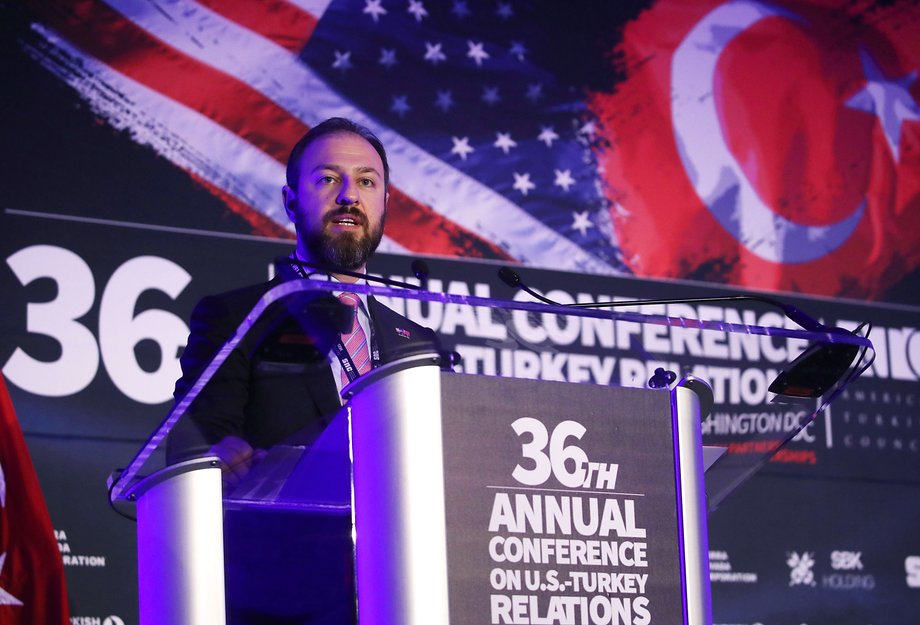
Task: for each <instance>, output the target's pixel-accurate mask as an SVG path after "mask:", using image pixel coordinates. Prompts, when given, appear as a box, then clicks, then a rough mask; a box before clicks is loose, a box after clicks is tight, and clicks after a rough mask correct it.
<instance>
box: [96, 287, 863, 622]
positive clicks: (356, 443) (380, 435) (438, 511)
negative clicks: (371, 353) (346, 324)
mask: <svg viewBox="0 0 920 625" xmlns="http://www.w3.org/2000/svg"><path fill="white" fill-rule="evenodd" d="M306 290H312V291H326V292H329V291H333V290H339V291H340V290H350V291H354V292H359V293H368V294H375V295H384V296H391V297H404V298H409V299H420V300H424V301H440V302H444V303H455V304H460V305H468V306H493V307H495V308H503V309H508V310H519V311H521V310H523V311H531V312H533V311H537V312H541V313H543V314H557V315H575V316H582V317H594V318H610V319H613V320H614V321H626V322H633V323H654V324H658V325H680V326H682V327H693V328H699V329H703V330H705V329H714V330H718V331H722V332H745V333H748V334H765V335H768V336H771V335H775V336H780V337H794V338H800V339H805V340H818V341H823V342H828V343H846V344H851V345H857V346H860V347H863V348H868V349H871V348H872V345H871V343H870V342H869V341H868V339H866V338H864V337H860V336H853V335H849V334H830V333H826V334H821V333H810V332H805V331H797V330H788V329H783V328H773V329H770V328H758V327H756V326H734V325H733V324H728V323H723V322H705V321H697V320H687V319H672V318H668V317H664V316H661V315H641V314H637V313H617V312H612V311H597V310H588V309H577V310H576V309H572V308H566V307H562V306H549V305H545V304H535V303H531V302H517V301H515V302H508V301H499V300H490V299H487V298H478V297H470V296H455V295H449V294H443V293H429V292H425V291H421V292H408V293H406V292H404V291H395V290H393V289H386V288H382V287H371V286H363V285H342V284H335V285H333V284H331V283H329V282H314V281H311V280H299V281H296V282H286V283H282V284H281V285H279V286H276V287H274V288H273V289H271V290H270V291H268V292H267V293H266V294H265V295H264V296H263V297H262V299H260V300H259V302H258V303H257V304H256V306H255V307H254V308H253V310H252V311H251V312H250V314H249V315H248V316H247V317H246V319H245V320H244V321H243V322H242V323H241V324H240V327H239V328H238V330H237V332H236V333H235V335H234V336H233V337H231V338H230V339H229V340H228V341H227V343H226V344H225V345H224V346H223V347H222V348H221V349H220V350H219V351H218V353H217V354H216V355H215V356H214V358H213V360H212V362H211V363H210V364H209V365H208V367H207V368H206V369H205V371H204V372H203V373H202V375H201V376H200V378H199V380H197V381H196V383H195V384H194V385H193V387H192V388H191V390H190V391H189V393H188V395H187V396H186V397H184V398H182V399H181V400H180V401H179V402H178V403H177V405H176V406H175V408H174V409H173V411H172V412H171V413H170V414H169V415H168V416H167V418H166V419H165V420H164V422H163V423H162V424H161V426H160V427H159V428H158V429H157V430H156V432H154V433H153V435H152V436H151V438H150V440H149V441H148V442H147V444H146V445H145V446H144V448H143V449H142V450H141V451H140V452H139V453H138V455H137V456H136V457H135V459H134V460H133V461H132V462H131V464H130V465H129V466H128V468H127V469H126V470H124V471H122V472H121V474H120V475H118V476H117V477H115V478H114V479H113V483H112V485H111V489H110V498H111V500H112V503H113V505H115V506H116V507H119V508H135V509H136V515H137V523H138V530H137V531H138V569H139V584H140V617H141V623H142V624H143V625H152V624H155V623H160V622H170V623H172V624H174V625H193V624H198V623H207V624H208V625H222V624H223V623H225V622H226V618H225V591H224V570H223V561H224V553H223V549H224V544H223V527H222V518H223V514H222V512H223V508H222V495H221V484H220V469H219V466H218V464H217V459H216V458H213V457H205V458H201V459H198V460H192V461H188V462H185V463H181V464H177V465H173V466H167V467H164V468H160V469H158V470H154V471H153V472H149V471H147V470H148V469H149V468H150V465H149V464H148V461H150V460H151V458H152V457H153V456H154V453H155V451H156V450H157V448H158V447H159V446H160V445H161V444H162V443H163V441H164V440H165V437H166V435H167V434H168V432H169V431H170V430H171V428H172V427H173V426H174V425H175V423H176V422H177V421H178V420H179V419H180V418H181V417H182V416H183V414H184V413H185V411H186V410H187V408H188V406H189V405H190V404H191V402H192V401H193V400H194V399H195V397H196V396H197V395H198V394H199V393H200V392H201V390H202V389H203V388H204V387H205V386H206V385H207V383H208V381H209V380H210V379H211V377H212V376H213V375H214V373H215V372H216V371H217V369H218V368H219V367H220V365H221V364H222V363H223V361H224V360H225V359H226V358H227V356H228V355H229V353H230V352H231V351H232V350H233V349H234V348H235V347H236V345H238V344H239V342H240V340H241V339H242V337H243V336H244V335H245V334H246V332H247V331H248V330H249V328H250V327H252V325H253V323H254V322H255V321H256V320H257V319H258V318H259V317H260V315H261V314H262V313H263V312H265V310H266V309H267V308H268V306H270V305H271V304H273V303H274V302H276V301H278V300H280V299H282V298H284V297H287V296H288V295H291V294H294V293H299V292H303V291H306ZM436 360H437V355H434V354H422V355H415V356H412V357H409V358H407V359H404V360H401V361H397V362H395V363H390V364H388V365H384V366H383V367H380V368H378V369H375V370H373V371H372V372H371V373H369V374H367V375H365V376H362V377H361V378H359V379H358V380H356V381H355V382H354V383H352V384H351V385H349V386H348V387H346V389H345V390H344V392H343V395H346V396H350V400H349V401H348V403H347V404H346V406H345V408H344V409H343V410H345V411H347V417H348V424H349V437H350V453H351V458H352V461H353V465H352V471H353V472H352V478H353V493H352V503H353V506H352V514H353V520H354V528H355V530H354V531H355V534H356V536H357V538H356V540H355V545H354V547H355V554H356V577H357V582H356V583H357V594H358V610H359V615H360V622H361V623H362V625H376V624H378V623H379V624H386V625H392V624H393V623H401V624H405V625H416V624H422V623H425V624H426V625H427V624H429V623H442V622H443V623H447V622H449V616H448V615H449V597H448V579H447V551H446V527H445V525H446V524H445V514H444V498H445V493H444V473H443V457H442V448H441V416H442V415H441V413H440V380H441V378H440V376H442V375H461V374H445V373H442V372H441V370H440V368H439V367H438V366H436V365H435V364H434V363H435V362H436ZM866 366H868V365H866ZM863 370H864V369H863ZM859 373H861V371H858V372H856V373H855V375H858V374H859ZM855 375H853V376H851V379H852V378H853V377H855ZM684 382H686V380H684V381H682V382H681V383H678V384H675V385H672V386H671V387H670V390H669V391H668V392H670V394H671V402H670V403H671V411H672V414H671V418H672V432H673V435H674V458H675V467H676V475H675V476H674V477H675V484H676V489H677V494H678V507H679V510H678V518H679V530H680V532H679V533H680V538H679V539H680V556H681V582H682V592H683V608H684V621H685V623H687V625H706V624H707V623H711V620H712V616H711V614H712V612H711V599H710V585H709V561H708V550H707V529H706V528H707V525H706V512H707V503H706V490H705V485H704V479H703V474H704V459H703V447H702V436H701V424H700V412H701V409H700V397H699V396H698V395H697V393H696V392H695V391H694V390H691V389H696V388H699V387H700V384H699V381H698V380H692V381H691V382H693V383H692V384H691V383H687V384H685V383H684ZM841 390H842V386H841V387H839V388H836V389H834V390H833V392H832V393H828V397H827V398H826V399H823V402H824V403H823V404H821V406H820V407H819V408H818V409H817V410H816V411H815V413H813V415H812V418H813V417H814V415H815V414H817V413H818V412H819V411H820V410H821V409H823V407H824V406H826V405H827V404H828V403H829V402H830V401H831V400H832V399H833V398H834V397H836V395H837V394H839V392H840V391H841ZM649 392H663V391H649ZM709 400H710V401H711V398H709ZM705 403H706V402H705V401H704V404H705ZM709 407H710V406H706V408H705V409H706V410H708V408H709ZM340 416H341V415H340ZM802 427H804V426H802ZM790 439H791V437H790ZM786 442H788V440H787V441H786ZM763 461H764V462H765V459H764V460H763ZM758 466H759V465H757V466H753V467H750V468H748V469H746V471H747V473H745V476H746V475H749V474H751V473H753V472H754V471H756V470H757V468H758ZM145 473H147V475H146V476H145ZM743 477H744V476H742V477H741V478H738V479H737V480H736V481H735V482H733V483H732V484H733V485H735V484H737V483H738V482H740V480H741V479H743ZM371 537H372V538H371Z"/></svg>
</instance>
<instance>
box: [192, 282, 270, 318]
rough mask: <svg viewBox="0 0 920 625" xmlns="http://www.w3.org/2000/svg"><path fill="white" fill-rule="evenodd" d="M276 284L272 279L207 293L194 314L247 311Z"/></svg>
mask: <svg viewBox="0 0 920 625" xmlns="http://www.w3.org/2000/svg"><path fill="white" fill-rule="evenodd" d="M275 284H277V282H276V281H274V280H272V281H269V282H260V283H258V284H250V285H247V286H243V287H239V288H236V289H232V290H230V291H223V292H221V293H214V294H211V295H206V296H204V297H203V298H201V300H199V302H198V304H197V305H196V306H195V310H194V312H193V314H192V316H193V317H195V316H206V317H211V316H225V315H227V314H231V313H233V312H236V311H243V312H246V311H248V310H249V309H251V308H252V307H253V306H255V303H256V302H257V301H259V298H261V297H262V296H263V295H265V293H266V292H267V291H268V290H269V289H270V288H271V287H272V286H274V285H275Z"/></svg>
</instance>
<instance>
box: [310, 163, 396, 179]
mask: <svg viewBox="0 0 920 625" xmlns="http://www.w3.org/2000/svg"><path fill="white" fill-rule="evenodd" d="M323 169H331V170H332V171H343V170H344V169H346V168H345V167H342V166H341V165H336V164H335V163H320V164H319V165H317V166H316V167H314V168H313V171H314V172H316V171H320V170H323ZM355 171H356V172H358V173H359V174H376V175H377V176H380V172H379V171H378V170H377V168H376V167H371V166H369V165H365V166H363V167H358V168H356V169H355Z"/></svg>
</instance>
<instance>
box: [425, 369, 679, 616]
mask: <svg viewBox="0 0 920 625" xmlns="http://www.w3.org/2000/svg"><path fill="white" fill-rule="evenodd" d="M441 383H442V397H443V400H442V414H443V419H442V423H443V425H442V427H443V436H444V465H445V466H444V473H445V483H446V488H445V491H446V510H447V527H448V533H447V554H448V571H449V580H450V581H449V590H450V612H451V622H452V623H502V624H518V623H560V622H564V623H592V624H595V623H596V624H610V623H624V624H634V623H636V624H637V623H651V622H660V623H680V622H683V616H682V601H681V598H682V594H683V593H682V590H681V574H680V561H681V559H680V554H679V552H680V544H679V524H678V517H677V506H676V505H675V501H676V486H675V479H676V473H675V471H676V469H675V463H674V443H673V428H672V423H671V420H672V418H671V404H670V393H668V392H667V391H657V392H655V391H647V390H641V389H626V388H616V387H600V386H578V385H574V384H567V383H560V382H537V381H533V380H511V379H501V378H476V377H473V376H460V375H445V376H443V377H442V380H441Z"/></svg>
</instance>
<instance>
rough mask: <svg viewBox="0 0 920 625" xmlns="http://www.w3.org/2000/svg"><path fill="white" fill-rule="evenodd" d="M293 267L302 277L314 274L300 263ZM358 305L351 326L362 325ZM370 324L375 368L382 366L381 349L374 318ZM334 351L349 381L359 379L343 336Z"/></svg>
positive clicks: (372, 362) (333, 348) (335, 345)
mask: <svg viewBox="0 0 920 625" xmlns="http://www.w3.org/2000/svg"><path fill="white" fill-rule="evenodd" d="M291 267H293V268H294V271H296V272H297V274H298V275H299V276H300V277H301V278H304V279H307V278H309V277H310V275H313V274H310V275H307V274H306V273H304V271H303V268H302V267H301V266H300V265H296V264H294V263H291ZM324 275H325V274H324ZM345 305H347V304H343V306H345ZM358 306H362V307H363V304H362V302H361V298H360V297H359V298H358ZM358 306H355V309H354V315H355V318H353V319H352V322H351V327H354V324H355V323H356V322H357V323H358V325H359V326H360V325H361V322H360V321H358V319H357V315H358V314H359V313H358ZM368 319H370V312H368ZM368 325H369V326H370V331H371V336H370V345H369V347H370V350H371V368H372V369H373V368H376V367H378V366H380V349H379V348H378V347H377V333H376V332H374V323H373V320H371V323H369V324H368ZM362 331H363V327H362ZM332 352H333V353H334V354H335V355H336V357H337V358H338V359H339V362H340V363H341V364H342V371H344V372H345V375H346V376H347V377H348V381H349V382H354V381H355V380H356V379H358V369H357V367H355V363H354V360H352V358H351V354H349V353H348V349H346V348H345V343H343V342H342V337H341V336H339V338H338V340H337V341H336V342H335V344H334V345H333V346H332Z"/></svg>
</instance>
